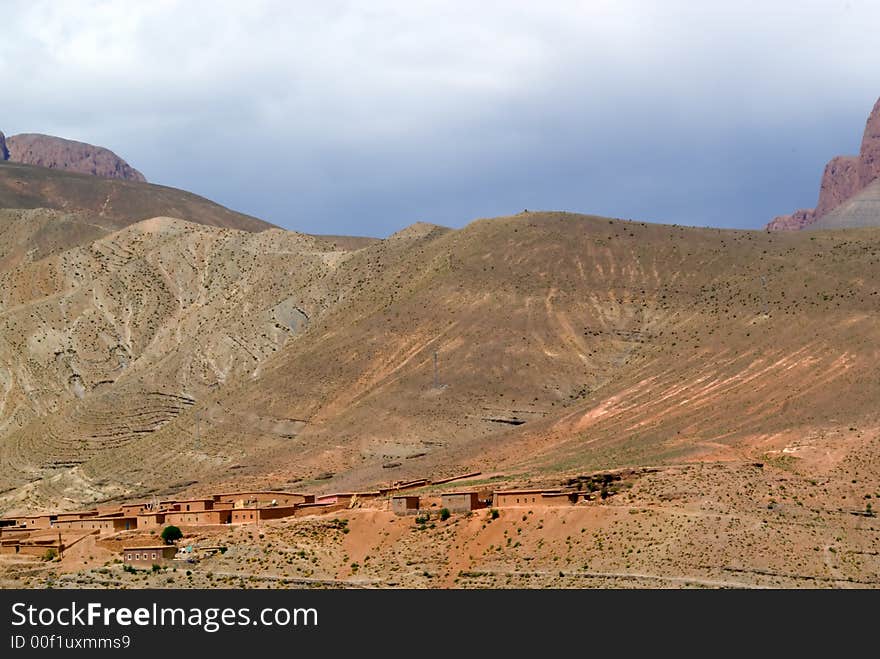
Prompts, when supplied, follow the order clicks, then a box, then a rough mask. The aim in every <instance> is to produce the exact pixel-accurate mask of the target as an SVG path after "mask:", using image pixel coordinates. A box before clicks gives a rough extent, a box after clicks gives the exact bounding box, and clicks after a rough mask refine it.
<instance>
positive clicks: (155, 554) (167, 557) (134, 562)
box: [122, 545, 177, 567]
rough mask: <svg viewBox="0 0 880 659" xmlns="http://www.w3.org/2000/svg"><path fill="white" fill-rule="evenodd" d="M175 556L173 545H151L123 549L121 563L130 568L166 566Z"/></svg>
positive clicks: (175, 548)
mask: <svg viewBox="0 0 880 659" xmlns="http://www.w3.org/2000/svg"><path fill="white" fill-rule="evenodd" d="M176 554H177V547H175V546H174V545H152V546H149V547H123V549H122V562H123V564H125V565H131V566H132V567H152V566H154V565H167V564H168V563H170V562H171V561H172V560H174V556H175V555H176Z"/></svg>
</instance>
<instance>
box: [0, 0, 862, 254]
mask: <svg viewBox="0 0 880 659" xmlns="http://www.w3.org/2000/svg"><path fill="white" fill-rule="evenodd" d="M0 15H2V18H3V35H2V38H0V81H2V101H0V130H2V131H3V132H5V133H6V135H12V134H16V133H23V132H38V133H47V134H53V135H58V136H61V137H67V138H70V139H76V140H80V141H84V142H89V143H92V144H98V145H101V146H105V147H107V148H110V149H112V150H113V151H115V152H116V153H118V154H119V155H120V156H122V157H123V158H125V159H126V160H127V161H128V162H129V163H130V164H131V165H132V166H134V167H136V168H137V169H139V170H140V171H142V172H143V173H144V175H145V176H146V177H147V179H148V180H150V181H151V182H154V183H160V184H163V185H171V186H174V187H178V188H183V189H186V190H190V191H192V192H195V193H197V194H201V195H203V196H206V197H208V198H210V199H213V200H214V201H217V202H219V203H222V204H224V205H226V206H229V207H230V208H233V209H235V210H238V211H241V212H245V213H248V214H251V215H255V216H258V217H261V218H263V219H265V220H268V221H270V222H273V223H275V224H278V225H280V226H283V227H285V228H289V229H296V230H300V231H307V232H310V233H324V234H351V235H370V236H380V237H382V236H387V235H389V234H390V233H393V232H394V231H397V230H399V229H401V228H403V227H405V226H407V225H409V224H411V223H413V222H417V221H425V222H433V223H436V224H442V225H446V226H451V227H460V226H463V225H465V224H467V223H468V222H470V221H472V220H473V219H476V218H479V217H492V216H497V215H507V214H513V213H517V212H519V211H521V210H523V209H526V208H527V209H530V210H538V209H544V210H568V211H575V212H582V213H593V214H599V215H607V216H611V217H621V218H632V219H638V220H645V221H657V222H667V223H675V224H688V225H697V226H717V227H732V228H759V227H761V226H763V225H764V224H765V223H766V222H767V221H768V220H770V219H771V218H772V217H773V216H775V215H779V214H783V213H788V212H791V211H792V210H794V209H796V208H804V207H812V206H814V205H815V203H816V198H817V196H818V188H819V180H820V177H821V174H822V169H823V168H824V165H825V163H826V162H827V160H829V159H830V158H831V157H833V156H834V155H837V154H843V153H856V152H858V147H859V142H860V140H861V134H862V130H863V129H864V123H865V120H866V118H867V115H868V113H869V112H870V110H871V107H872V106H873V104H874V102H875V101H876V100H877V98H878V96H880V48H877V46H876V40H877V36H876V34H877V33H876V30H877V25H880V3H877V2H876V1H875V0H864V1H863V0H847V1H830V0H829V1H824V2H815V1H811V0H792V1H789V0H784V1H779V2H768V1H767V0H762V1H760V2H756V1H752V0H739V1H738V2H736V3H733V2H729V1H726V2H715V1H714V0H707V1H706V2H696V1H682V0H664V1H663V2H656V0H647V1H638V0H609V1H605V0H594V1H586V0H584V1H582V2H565V1H561V0H560V1H552V2H546V1H542V2H539V1H537V0H535V1H533V2H517V1H515V0H506V1H504V2H493V1H481V2H473V1H470V2H458V1H455V0H443V1H438V2H433V1H424V2H420V1H417V0H409V1H401V2H389V1H387V0H370V1H369V2H343V1H337V0H328V1H324V2H319V3H315V2H308V3H307V2H301V3H300V2H291V1H289V0H288V1H277V2H270V1H253V0H249V1H248V2H240V0H235V1H226V0H211V1H201V0H181V1H175V0H151V2H128V1H123V0H117V1H115V2H107V1H86V0H65V2H63V3H62V2H58V1H56V0H0Z"/></svg>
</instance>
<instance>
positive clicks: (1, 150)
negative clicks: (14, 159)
mask: <svg viewBox="0 0 880 659" xmlns="http://www.w3.org/2000/svg"><path fill="white" fill-rule="evenodd" d="M0 160H9V149H8V148H7V147H6V136H5V135H4V134H3V131H2V130H0Z"/></svg>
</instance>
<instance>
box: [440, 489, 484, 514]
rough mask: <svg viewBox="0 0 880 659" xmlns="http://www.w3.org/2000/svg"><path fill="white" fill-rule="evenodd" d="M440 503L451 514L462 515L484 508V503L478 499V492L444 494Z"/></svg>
mask: <svg viewBox="0 0 880 659" xmlns="http://www.w3.org/2000/svg"><path fill="white" fill-rule="evenodd" d="M440 502H441V505H442V506H443V507H444V508H446V509H448V510H449V512H452V513H464V512H468V511H471V510H479V509H480V508H485V507H486V503H485V502H484V501H482V500H481V499H480V493H479V492H444V493H443V494H442V495H441V497H440Z"/></svg>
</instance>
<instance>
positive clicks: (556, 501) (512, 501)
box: [493, 489, 578, 508]
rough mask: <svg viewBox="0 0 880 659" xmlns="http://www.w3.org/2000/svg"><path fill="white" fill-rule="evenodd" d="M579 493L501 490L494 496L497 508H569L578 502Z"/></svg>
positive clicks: (494, 503) (550, 490) (549, 490)
mask: <svg viewBox="0 0 880 659" xmlns="http://www.w3.org/2000/svg"><path fill="white" fill-rule="evenodd" d="M577 497H578V494H577V492H567V491H563V490H561V489H528V490H500V491H497V492H495V494H494V496H493V505H494V506H495V507H496V508H510V507H514V508H515V507H517V506H532V505H534V506H569V505H571V504H573V503H575V502H576V501H577Z"/></svg>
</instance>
